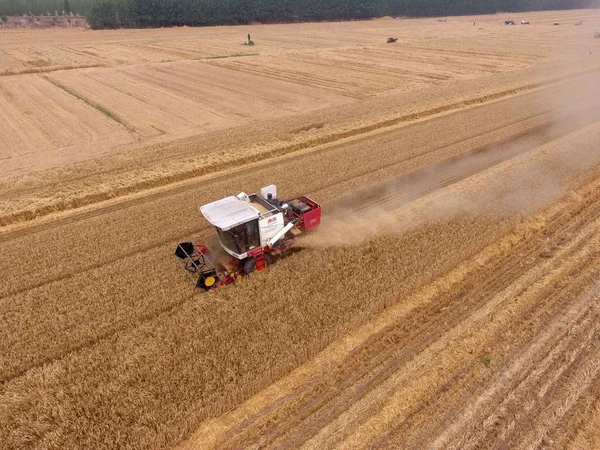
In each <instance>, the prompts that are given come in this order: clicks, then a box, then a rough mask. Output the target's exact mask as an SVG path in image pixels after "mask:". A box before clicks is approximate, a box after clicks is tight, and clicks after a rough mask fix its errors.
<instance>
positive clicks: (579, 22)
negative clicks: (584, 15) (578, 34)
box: [575, 20, 583, 27]
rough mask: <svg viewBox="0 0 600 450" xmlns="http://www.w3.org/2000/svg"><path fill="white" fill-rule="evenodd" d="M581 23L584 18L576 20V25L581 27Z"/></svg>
mask: <svg viewBox="0 0 600 450" xmlns="http://www.w3.org/2000/svg"><path fill="white" fill-rule="evenodd" d="M581 25H583V20H578V21H577V22H575V26H576V27H580V26H581Z"/></svg>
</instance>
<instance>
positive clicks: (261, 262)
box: [254, 252, 267, 272]
mask: <svg viewBox="0 0 600 450" xmlns="http://www.w3.org/2000/svg"><path fill="white" fill-rule="evenodd" d="M254 261H255V262H256V265H255V266H254V268H255V269H256V271H257V272H260V271H261V270H264V269H266V268H267V261H266V260H265V252H256V254H255V255H254Z"/></svg>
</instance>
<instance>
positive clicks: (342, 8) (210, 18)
mask: <svg viewBox="0 0 600 450" xmlns="http://www.w3.org/2000/svg"><path fill="white" fill-rule="evenodd" d="M592 1H593V0H0V14H6V15H15V14H28V13H29V12H31V13H33V14H45V13H51V14H52V13H54V12H55V11H58V12H61V11H63V10H65V11H66V12H67V13H70V12H73V13H75V14H81V15H86V16H87V18H88V23H89V24H90V26H91V27H92V28H96V29H97V28H118V27H126V28H144V27H163V26H167V27H168V26H180V25H188V26H206V25H242V24H249V23H252V22H260V23H287V22H318V21H338V20H358V19H369V18H372V17H381V16H394V17H396V16H408V17H428V16H449V15H468V14H488V13H496V12H517V11H539V10H550V9H573V8H586V7H590V6H592Z"/></svg>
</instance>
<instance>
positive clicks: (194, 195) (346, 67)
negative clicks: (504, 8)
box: [0, 11, 600, 450]
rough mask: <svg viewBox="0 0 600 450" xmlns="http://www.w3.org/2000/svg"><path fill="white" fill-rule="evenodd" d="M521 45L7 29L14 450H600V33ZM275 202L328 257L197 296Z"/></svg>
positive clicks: (1, 97) (401, 29) (3, 353)
mask: <svg viewBox="0 0 600 450" xmlns="http://www.w3.org/2000/svg"><path fill="white" fill-rule="evenodd" d="M515 17H516V16H515ZM515 17H513V19H514V18H515ZM554 17H558V18H559V20H561V21H562V22H563V23H564V26H561V27H556V28H555V27H553V26H552V25H551V22H552V21H553V20H554ZM527 18H528V19H530V20H531V21H532V25H531V27H529V28H527V27H506V28H505V27H504V26H503V25H502V26H500V25H499V24H498V23H500V24H501V21H503V20H504V17H503V16H489V17H476V18H449V19H448V22H447V23H443V24H442V23H438V22H437V21H436V20H435V19H427V20H414V21H413V20H392V19H387V20H386V19H382V20H378V21H369V22H354V23H348V24H345V23H341V24H302V25H289V26H288V25H285V26H257V27H253V28H251V31H252V34H253V39H255V40H256V41H257V42H258V43H259V45H257V46H256V47H255V48H253V49H252V51H256V52H257V53H259V55H252V56H237V57H235V58H233V57H231V58H215V59H197V58H205V57H207V56H219V55H223V54H225V53H226V52H229V53H228V54H230V53H233V52H234V51H237V49H238V48H241V51H244V50H246V49H245V48H244V47H238V43H237V41H235V39H238V34H240V33H241V35H242V39H243V36H244V35H245V33H246V32H247V30H248V29H247V28H245V27H239V28H228V27H218V28H211V29H201V30H195V29H194V30H192V29H173V30H141V31H140V30H127V31H110V32H102V33H97V34H95V33H92V32H84V31H77V30H60V31H53V33H54V34H51V36H52V39H49V38H47V37H46V38H45V39H44V38H42V35H40V34H37V32H33V31H28V32H22V33H21V34H16V33H13V32H0V34H1V35H2V37H3V38H6V39H2V40H1V41H0V42H1V43H0V61H2V59H1V58H12V59H11V61H14V62H13V63H12V64H13V67H12V69H11V70H12V71H11V72H10V73H9V71H6V73H4V74H3V75H0V101H5V102H7V103H6V104H7V105H8V106H7V108H16V109H18V108H22V109H25V108H26V111H27V112H26V113H24V114H23V115H22V116H18V114H17V113H16V112H14V113H10V114H7V116H6V120H5V121H4V122H2V123H1V124H0V127H2V126H5V127H10V128H11V130H17V129H18V127H21V130H22V131H16V132H14V133H13V131H11V133H13V134H10V133H7V132H6V130H3V133H0V139H2V141H0V144H2V145H4V147H2V148H4V150H3V151H5V154H6V155H14V156H10V157H8V158H7V159H5V160H3V162H4V161H8V162H7V164H8V165H7V166H5V165H2V166H0V172H1V171H2V170H4V171H5V174H6V177H3V175H2V173H0V178H3V180H4V181H3V182H2V184H1V185H0V192H2V197H1V199H2V201H4V204H1V205H0V211H1V214H0V224H2V225H4V226H3V228H0V273H1V274H2V278H1V280H2V282H1V283H0V443H2V448H7V449H23V448H61V449H63V448H64V449H68V448H73V449H75V448H94V449H127V448H132V449H133V448H135V449H159V448H180V449H182V450H183V449H186V450H189V449H197V448H344V449H345V448H361V449H362V448H384V447H385V448H444V449H445V448H457V449H458V448H460V449H462V448H527V449H528V448H539V447H542V448H582V449H584V448H585V449H587V448H595V447H596V446H598V437H597V432H598V429H599V428H598V427H599V426H600V425H599V424H600V401H599V400H598V399H599V398H600V353H599V352H598V345H600V340H599V339H600V329H599V328H598V324H599V323H600V322H599V319H600V317H599V315H600V310H599V307H598V305H599V304H600V303H599V302H600V285H599V284H598V280H599V279H600V71H599V69H600V61H599V60H598V59H597V58H595V56H594V53H593V52H592V54H590V53H589V49H588V44H589V45H596V44H594V43H593V42H591V43H590V41H589V40H587V38H586V33H587V31H589V29H588V27H592V26H593V23H594V21H597V20H598V19H599V18H600V15H598V13H596V12H591V11H575V12H573V11H572V12H554V13H550V12H549V13H539V14H528V15H527ZM577 18H582V19H583V20H584V21H585V22H584V23H585V25H584V27H577V28H576V27H574V26H571V24H570V22H574V21H575V20H576V19H577ZM473 20H475V21H476V25H475V26H473V25H472V22H473ZM480 28H481V29H480ZM261 33H262V34H261ZM394 34H396V35H398V36H399V37H400V40H399V42H400V43H401V45H398V46H395V47H389V46H386V45H382V44H381V42H382V39H383V42H384V41H385V38H387V37H388V35H394ZM46 36H47V35H46ZM230 41H233V42H234V43H233V44H230V43H228V42H230ZM590 48H591V47H590ZM9 50H10V51H9ZM34 51H38V52H39V54H41V55H44V56H43V57H44V58H47V59H48V61H50V62H51V63H50V64H48V66H47V67H46V68H47V70H45V71H44V72H43V73H42V72H39V73H24V72H26V71H27V69H26V68H25V67H26V65H25V63H24V61H25V55H33V54H38V53H34ZM2 52H4V53H2ZM111 52H112V53H111ZM19 55H21V56H19ZM67 55H68V57H67ZM165 55H170V57H169V58H171V59H172V61H170V62H167V61H165V62H163V61H162V59H163V58H164V59H167V58H166V57H165ZM19 58H20V59H19ZM69 58H71V59H69ZM78 58H79V59H78ZM159 59H160V60H159ZM19 61H20V62H19ZM567 61H569V64H565V62H567ZM574 61H576V63H574ZM19 64H21V65H19ZM70 66H73V67H70ZM75 66H81V67H79V68H76V67H75ZM83 66H86V67H83ZM92 66H94V67H92ZM198 67H201V68H202V71H199V70H198ZM403 71H404V72H403ZM224 74H227V75H224ZM390 77H392V78H394V81H390ZM396 78H397V79H398V80H399V81H398V82H397V83H396ZM251 82H255V83H256V86H255V87H253V88H252V89H246V88H247V87H248V83H251ZM227 83H230V85H228V84H227ZM282 86H284V87H285V89H284V88H283V87H282ZM242 88H244V89H242ZM282 89H283V90H282ZM233 91H235V93H233ZM280 94H281V95H280ZM19 95H23V97H22V98H21V99H20V100H19V99H18V96H19ZM49 98H50V99H51V100H48V99H49ZM177 99H182V101H181V102H179V100H177ZM109 102H113V103H110V104H109ZM11 105H12V106H11ZM273 105H274V106H273ZM248 107H250V108H255V110H256V114H257V116H256V117H254V116H253V117H248V116H246V117H243V115H244V114H246V113H247V111H248ZM69 108H72V109H69ZM111 108H112V109H111ZM273 108H275V109H273ZM16 109H15V111H16ZM67 110H68V111H70V113H69V114H70V115H69V114H66V113H65V111H67ZM5 111H7V110H5ZM274 111H275V112H276V113H274ZM277 111H279V112H277ZM282 111H283V112H282ZM1 113H2V112H1V110H0V114H1ZM213 113H216V115H215V114H213ZM288 113H289V115H286V114H288ZM173 114H174V115H173ZM172 115H173V116H172ZM217 116H219V117H217ZM18 117H21V119H19V118H18ZM235 117H239V120H238V119H235ZM58 118H61V120H64V123H65V124H67V123H70V122H71V121H73V123H71V124H70V126H69V127H66V130H68V132H69V133H70V134H69V135H68V136H67V134H63V132H62V131H61V127H60V126H57V125H60V122H57V120H58ZM25 119H27V120H30V122H28V124H25V122H23V121H24V120H25ZM100 119H101V120H100ZM11 121H12V122H11ZM200 121H205V122H206V123H204V122H203V123H202V124H200ZM2 124H3V125H2ZM7 124H8V125H7ZM33 124H36V125H35V126H34V125H33ZM36 127H37V128H36ZM161 127H162V128H161ZM157 129H160V130H157ZM27 130H29V131H28V132H26V131H27ZM211 130H212V131H211ZM65 133H66V132H65ZM86 134H88V137H87V138H86V137H85V136H86ZM184 134H185V135H186V136H184ZM176 137H177V138H181V139H179V140H175V138H176ZM86 139H87V140H86ZM161 139H162V141H161ZM67 140H69V141H68V142H71V143H72V144H73V153H71V152H70V151H67V152H63V153H62V155H63V156H64V159H60V158H62V156H59V155H61V153H60V152H58V153H57V152H56V149H58V148H59V147H60V146H62V145H64V142H67ZM111 140H112V141H111ZM50 142H51V143H50ZM95 142H105V143H106V145H105V146H102V147H99V146H96V145H95ZM111 142H113V144H114V145H115V146H114V147H111V145H113V144H111ZM128 142H132V144H131V145H130V144H128ZM88 144H89V146H88V147H86V146H87V145H88ZM248 144H253V145H248ZM53 145H54V146H56V147H52V146H53ZM69 145H71V144H69ZM27 146H29V147H28V148H30V151H31V155H30V156H24V157H23V158H21V156H18V155H17V154H18V153H19V152H20V151H21V149H24V148H26V147H27ZM61 148H63V147H61ZM64 148H68V147H64ZM10 149H12V150H10ZM11 152H12V153H11ZM77 152H79V156H76V158H77V161H78V162H77V164H74V165H72V164H70V163H69V164H68V163H67V160H68V157H69V155H70V154H74V153H77ZM211 155H212V156H211ZM19 158H21V159H19ZM27 158H29V159H27ZM211 158H212V159H211ZM11 160H12V161H11ZM27 161H29V162H27ZM45 161H46V162H45ZM71 162H74V161H71ZM10 164H13V166H9V165H10ZM38 164H39V166H38ZM50 166H53V168H51V167H50ZM7 167H11V168H7ZM271 183H275V184H277V185H278V187H279V190H280V193H281V196H282V197H292V196H295V195H300V194H305V195H309V196H310V197H312V198H314V199H315V200H317V201H319V202H321V203H322V205H323V207H324V211H325V213H324V217H323V224H322V226H321V228H320V230H319V231H318V232H316V233H315V234H313V235H311V236H309V237H308V238H306V239H305V240H304V242H303V243H301V247H302V251H300V252H298V253H295V254H293V255H291V256H289V257H287V258H284V259H281V260H280V261H278V262H277V264H275V265H273V266H272V267H269V268H268V270H267V271H265V272H261V273H257V274H253V275H252V276H250V277H248V278H245V279H244V280H242V282H240V283H237V284H235V285H233V286H230V287H227V288H223V289H220V290H217V291H214V292H211V293H209V294H202V293H200V292H197V291H195V290H194V288H193V286H192V285H191V284H190V283H189V280H188V279H187V278H186V276H185V275H184V274H183V273H181V271H180V269H179V266H177V264H176V263H175V262H174V261H173V259H172V253H173V250H174V247H175V245H176V243H177V242H180V241H183V240H188V239H193V240H197V241H206V242H211V239H213V231H212V230H211V229H210V227H209V226H208V225H207V224H206V223H204V222H203V221H201V220H200V218H199V216H198V206H199V205H201V204H204V203H206V202H209V201H212V200H215V199H217V198H220V197H223V196H225V195H230V194H235V193H237V192H238V191H241V190H244V191H247V192H252V191H255V190H257V189H259V188H260V187H261V186H264V185H266V184H271ZM36 216H37V217H36Z"/></svg>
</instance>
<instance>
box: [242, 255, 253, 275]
mask: <svg viewBox="0 0 600 450" xmlns="http://www.w3.org/2000/svg"><path fill="white" fill-rule="evenodd" d="M255 266H256V260H255V259H254V258H247V259H246V260H245V261H244V273H245V274H246V275H248V274H249V273H252V272H253V271H254V267H255Z"/></svg>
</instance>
